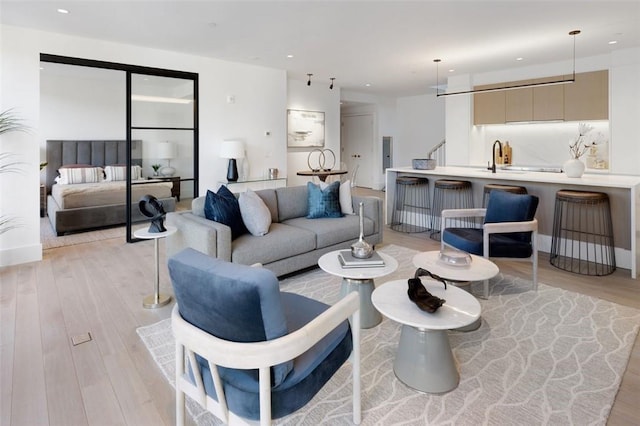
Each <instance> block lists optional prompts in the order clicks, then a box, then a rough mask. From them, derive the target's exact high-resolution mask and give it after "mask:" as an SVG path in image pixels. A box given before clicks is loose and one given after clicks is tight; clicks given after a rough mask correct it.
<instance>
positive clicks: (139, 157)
mask: <svg viewBox="0 0 640 426" xmlns="http://www.w3.org/2000/svg"><path fill="white" fill-rule="evenodd" d="M171 74H172V73H171V72H163V73H161V74H160V75H159V74H156V73H154V74H150V73H133V72H130V73H128V74H127V85H128V92H129V93H130V97H129V108H130V113H129V117H130V122H129V123H128V124H129V126H128V129H129V135H128V139H129V140H130V141H131V150H130V152H131V166H133V168H132V169H131V170H132V175H133V176H132V177H134V178H135V177H136V176H135V174H136V171H141V172H142V173H141V178H140V179H137V180H136V179H132V180H131V182H130V188H129V191H128V197H129V215H128V221H127V241H130V240H131V239H132V238H131V233H132V227H133V226H134V225H135V223H137V222H140V221H144V220H147V218H145V217H144V216H141V214H140V210H139V206H138V203H139V200H140V198H141V197H142V196H144V195H153V196H154V197H156V198H157V199H159V200H160V201H161V202H162V203H163V207H164V209H165V211H167V212H168V211H173V210H176V209H177V208H178V207H179V206H185V209H188V208H190V202H191V199H193V197H194V195H196V194H197V162H196V161H195V159H196V158H197V146H198V143H197V141H198V133H197V128H198V121H197V116H198V115H197V84H198V81H197V79H196V78H193V77H192V78H185V77H184V76H182V77H176V76H170V75H171Z"/></svg>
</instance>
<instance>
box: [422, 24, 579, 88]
mask: <svg viewBox="0 0 640 426" xmlns="http://www.w3.org/2000/svg"><path fill="white" fill-rule="evenodd" d="M578 34H580V30H573V31H570V32H569V35H570V36H573V74H572V76H571V78H566V79H562V80H555V81H548V82H544V83H527V84H517V85H514V86H504V87H492V88H490V89H473V90H464V91H461V92H448V93H440V89H439V86H438V81H439V73H438V64H439V63H440V62H441V60H440V59H434V60H433V62H435V63H436V97H440V96H451V95H464V94H470V93H481V92H497V91H501V90H513V89H521V88H523V87H536V86H553V85H556V84H567V83H574V82H575V81H576V36H577V35H578Z"/></svg>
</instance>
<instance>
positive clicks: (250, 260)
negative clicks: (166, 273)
mask: <svg viewBox="0 0 640 426" xmlns="http://www.w3.org/2000/svg"><path fill="white" fill-rule="evenodd" d="M256 193H257V194H258V195H259V196H260V198H262V200H263V201H264V202H265V204H266V205H267V207H268V208H269V210H270V212H271V220H272V223H271V226H270V228H269V233H268V234H266V235H264V236H254V235H251V234H245V235H242V236H240V237H238V238H236V239H235V240H233V241H232V240H231V228H229V227H228V226H226V225H223V224H220V223H217V222H214V221H212V220H208V219H207V218H206V217H205V215H204V202H205V197H198V198H196V199H194V200H193V202H192V210H191V211H187V212H173V213H169V214H168V215H167V224H168V225H172V226H175V227H177V228H178V232H176V233H175V234H173V235H171V236H169V237H168V238H167V241H166V243H167V255H168V256H171V255H173V254H175V253H177V252H178V251H180V250H182V249H183V248H185V247H191V248H194V249H196V250H199V251H201V252H203V253H205V254H208V255H209V256H213V257H217V258H220V259H224V260H227V261H231V262H235V263H241V264H245V265H251V264H254V263H261V264H262V265H263V266H264V267H266V268H268V269H270V270H271V271H273V272H274V273H275V274H276V275H277V276H282V275H285V274H289V273H291V272H295V271H298V270H301V269H304V268H308V267H310V266H314V265H317V262H318V259H319V258H320V256H322V255H323V254H325V253H328V252H330V251H333V250H339V249H348V248H349V247H350V246H351V244H352V243H353V242H355V241H357V240H358V237H359V234H360V226H359V219H358V215H357V214H356V215H346V216H343V217H341V218H319V219H307V218H306V215H307V187H306V186H294V187H285V188H276V189H264V190H260V191H256ZM360 201H362V202H363V203H364V235H365V240H366V241H367V242H368V243H369V244H372V245H375V244H379V243H380V242H382V229H383V226H382V224H381V221H382V218H383V216H382V200H380V199H379V198H375V197H358V196H353V197H352V202H353V207H354V211H355V212H357V211H358V206H359V203H360Z"/></svg>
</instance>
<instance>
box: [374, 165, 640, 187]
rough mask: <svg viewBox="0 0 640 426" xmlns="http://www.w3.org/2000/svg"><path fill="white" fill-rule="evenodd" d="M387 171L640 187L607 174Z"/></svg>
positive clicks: (638, 179) (638, 181)
mask: <svg viewBox="0 0 640 426" xmlns="http://www.w3.org/2000/svg"><path fill="white" fill-rule="evenodd" d="M387 171H391V172H396V173H411V174H417V175H436V176H451V177H460V178H478V179H492V180H511V181H522V182H541V183H557V184H561V185H580V186H600V187H608V188H627V189H630V188H633V187H635V186H638V185H640V176H628V175H612V174H605V173H585V174H584V175H582V177H580V178H570V177H567V176H566V175H565V174H564V173H549V172H524V171H516V170H497V171H496V173H491V170H486V169H483V168H482V167H474V166H469V167H454V166H443V167H441V166H439V167H436V168H435V169H434V170H417V169H414V168H412V167H392V168H389V169H387Z"/></svg>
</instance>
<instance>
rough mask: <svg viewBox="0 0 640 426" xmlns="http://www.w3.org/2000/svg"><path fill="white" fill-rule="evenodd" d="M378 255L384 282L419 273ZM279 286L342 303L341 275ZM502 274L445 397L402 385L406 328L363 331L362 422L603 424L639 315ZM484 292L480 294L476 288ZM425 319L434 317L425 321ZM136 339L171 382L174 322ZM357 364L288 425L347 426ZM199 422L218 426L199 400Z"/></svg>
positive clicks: (463, 340)
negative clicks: (385, 271)
mask: <svg viewBox="0 0 640 426" xmlns="http://www.w3.org/2000/svg"><path fill="white" fill-rule="evenodd" d="M381 251H383V252H385V253H387V254H390V255H392V256H394V257H395V258H396V259H398V261H399V263H400V266H399V268H398V271H397V272H396V273H394V274H393V275H390V276H389V277H386V278H383V279H380V280H378V281H377V284H378V285H380V284H382V283H384V282H385V281H387V280H391V279H401V278H402V279H405V278H409V277H411V276H412V275H413V272H414V271H415V268H414V267H413V265H412V263H411V260H412V258H413V255H414V254H415V253H416V252H415V251H413V250H409V249H406V248H403V247H398V246H387V247H384V248H383V249H381ZM281 288H282V289H283V290H284V291H291V292H295V293H300V294H304V295H307V296H309V297H312V298H315V299H319V300H322V301H325V302H327V303H329V304H331V303H335V302H336V300H338V297H339V288H340V278H337V277H333V276H331V275H329V274H327V273H325V272H323V271H321V270H319V269H318V270H314V271H311V272H308V273H304V274H301V275H298V276H295V277H293V278H289V279H287V280H284V281H282V283H281ZM530 289H531V282H528V281H525V280H522V279H518V278H514V277H510V276H503V275H499V276H498V277H496V279H494V280H493V284H492V294H491V297H490V298H489V300H480V303H481V305H482V326H481V327H480V328H479V329H478V330H476V331H472V332H466V333H465V332H455V331H452V332H450V333H449V334H450V341H451V345H452V347H453V352H454V354H455V357H456V359H457V360H458V363H459V369H460V377H461V379H460V385H459V386H458V387H457V388H456V389H455V390H453V391H451V392H449V393H446V394H442V395H429V394H423V393H419V392H416V391H414V390H412V389H410V388H408V387H407V386H405V385H404V384H403V383H402V382H400V381H399V380H398V379H396V377H395V375H394V373H393V359H394V356H395V350H396V346H397V343H398V338H399V334H400V326H399V325H398V324H396V323H394V322H393V321H391V320H388V319H386V318H385V319H384V320H383V321H382V323H381V324H380V325H378V326H376V327H374V328H372V329H369V330H363V332H362V342H361V344H362V360H361V362H362V388H363V393H362V409H363V416H362V424H364V425H391V424H394V425H395V424H409V425H422V424H429V425H454V424H455V425H479V424H491V425H507V424H516V425H524V424H526V425H534V424H555V425H568V424H574V425H593V424H595V425H604V424H606V421H607V417H608V415H609V412H610V410H611V406H612V404H613V400H614V398H615V395H616V392H617V391H618V387H619V385H620V381H621V379H622V375H623V374H624V370H625V367H626V365H627V362H628V359H629V354H630V352H631V348H632V346H633V342H634V340H635V337H636V335H637V333H638V328H639V326H640V311H639V310H637V309H633V308H628V307H624V306H620V305H617V304H615V303H611V302H607V301H603V300H600V299H595V298H592V297H588V296H583V295H580V294H577V293H572V292H568V291H565V290H562V289H558V288H554V287H550V286H547V285H544V284H539V289H538V292H537V293H534V292H533V291H530ZM478 291H479V289H478ZM425 315H427V314H425ZM137 331H138V334H139V335H140V337H141V338H142V340H143V342H144V344H145V345H146V346H147V348H148V349H149V350H150V352H151V354H152V355H153V358H154V359H155V360H156V362H157V363H158V365H159V367H160V369H161V370H162V372H163V373H164V375H165V377H166V378H167V379H168V380H169V382H170V383H171V384H172V385H173V384H174V383H175V382H174V372H175V370H174V355H175V354H174V346H173V345H174V340H173V336H172V334H171V327H170V320H169V319H167V320H164V321H161V322H159V323H156V324H153V325H150V326H147V327H141V328H139V329H138V330H137ZM350 375H351V364H349V363H346V364H345V365H344V366H343V367H342V368H341V369H340V370H339V371H338V373H337V374H336V375H335V376H334V377H333V378H332V380H331V381H330V382H329V383H327V385H326V386H325V387H324V388H323V389H322V390H321V391H320V393H319V394H318V395H316V397H315V398H314V399H313V400H312V401H311V402H310V403H309V404H308V405H307V406H306V407H304V408H303V409H301V410H300V411H298V412H296V413H294V414H292V415H290V416H288V417H285V418H283V419H280V420H278V421H277V423H278V424H287V425H318V424H330V425H342V424H345V425H348V424H352V421H351V420H352V417H351V405H350V404H351V381H350ZM188 410H189V413H190V414H191V415H192V416H193V417H194V419H195V421H196V423H197V424H198V425H214V424H221V423H220V422H219V421H218V420H217V419H215V418H214V417H213V416H212V415H210V414H209V413H207V412H204V411H202V409H201V408H200V407H199V406H198V405H197V404H195V403H194V402H192V401H189V404H188Z"/></svg>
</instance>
